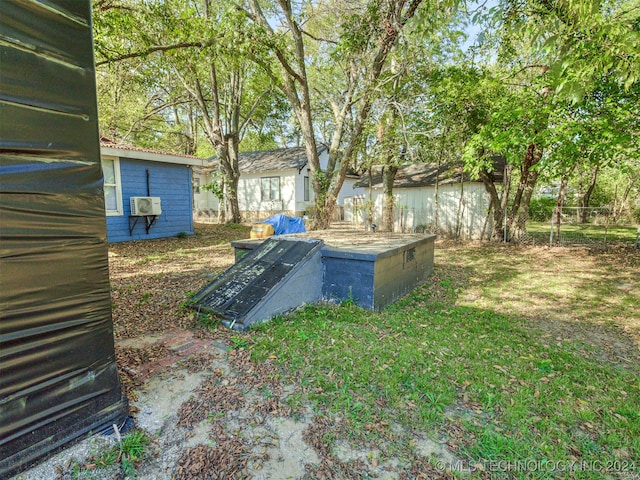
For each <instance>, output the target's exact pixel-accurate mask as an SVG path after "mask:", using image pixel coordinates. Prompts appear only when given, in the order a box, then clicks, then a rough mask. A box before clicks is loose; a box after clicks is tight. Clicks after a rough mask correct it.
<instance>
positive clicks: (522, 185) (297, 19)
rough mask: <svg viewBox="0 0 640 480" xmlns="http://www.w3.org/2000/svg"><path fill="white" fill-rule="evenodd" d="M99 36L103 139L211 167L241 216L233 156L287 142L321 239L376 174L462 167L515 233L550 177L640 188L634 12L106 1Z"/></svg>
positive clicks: (407, 2)
mask: <svg viewBox="0 0 640 480" xmlns="http://www.w3.org/2000/svg"><path fill="white" fill-rule="evenodd" d="M94 29H95V43H96V62H97V66H98V91H99V104H100V105H99V106H100V121H101V131H102V133H103V134H104V135H107V136H110V137H112V138H114V139H116V140H118V139H122V140H127V141H131V142H134V143H137V144H140V145H141V146H154V147H158V146H159V147H161V148H163V149H167V150H173V151H181V152H185V153H197V154H200V155H206V156H211V155H215V156H216V157H217V158H218V159H219V160H220V163H221V166H222V168H221V170H222V173H223V176H224V179H225V186H226V190H225V197H226V199H227V207H228V208H227V214H228V215H227V217H228V218H227V219H228V220H231V221H238V220H239V218H240V214H239V211H238V210H237V198H236V200H234V198H235V186H237V179H238V176H239V172H238V170H237V154H238V152H240V151H242V150H243V149H244V150H249V149H260V148H273V147H275V146H287V145H302V146H304V147H305V149H306V153H307V157H308V159H309V165H310V169H311V171H312V184H313V188H314V190H315V194H316V195H315V198H316V205H315V209H314V212H313V219H314V224H315V226H317V227H326V226H327V225H328V223H329V221H330V220H331V218H332V212H333V207H334V205H335V201H336V198H337V195H338V192H339V190H340V188H341V186H342V183H343V181H344V178H345V176H346V174H347V172H349V171H354V170H361V171H362V170H363V169H365V168H368V167H369V166H371V165H372V164H378V165H381V166H385V167H386V168H387V169H388V172H389V173H390V174H393V172H394V168H396V167H398V166H400V165H402V164H405V163H410V162H423V161H429V162H438V163H440V162H442V163H447V164H457V165H463V166H464V168H465V169H466V170H467V171H469V172H470V173H472V174H473V175H477V176H479V177H480V178H481V179H482V180H483V181H484V182H485V185H486V187H487V190H488V192H489V194H490V196H491V198H492V202H491V204H492V213H493V218H494V223H497V222H498V221H499V220H500V219H502V218H503V217H504V213H505V212H506V213H507V217H508V222H509V225H508V226H509V231H510V235H511V236H513V237H514V238H516V237H518V236H519V235H522V233H523V232H524V231H526V221H527V218H528V208H529V203H530V201H531V198H532V195H533V192H534V190H535V189H536V188H537V186H538V185H539V182H553V181H561V180H562V181H565V180H566V182H574V183H575V184H576V186H578V184H579V183H580V182H581V181H582V180H579V176H580V175H581V176H582V177H580V178H587V177H589V178H593V177H594V176H595V177H596V179H597V177H598V175H597V172H598V171H600V172H602V171H605V170H606V171H614V172H618V174H619V175H618V176H616V175H608V174H607V175H608V176H607V175H604V174H603V175H601V182H605V181H608V182H611V181H613V180H612V179H613V178H617V179H619V178H622V177H624V179H625V181H626V182H627V183H626V184H625V185H627V186H629V185H630V186H629V188H628V189H627V190H628V194H627V197H629V196H631V197H633V195H634V194H636V192H638V188H639V185H638V180H637V174H635V173H634V172H637V168H638V162H639V159H638V152H639V149H638V147H639V145H638V142H639V140H638V138H640V135H639V133H640V132H639V130H640V129H639V123H640V120H639V118H640V115H639V113H640V112H639V107H638V93H639V82H638V80H639V75H640V74H639V73H638V72H640V2H639V1H638V0H611V1H595V2H594V1H587V0H498V1H495V2H487V3H484V4H480V3H469V4H465V3H463V2H458V1H456V0H445V1H443V2H437V3H432V2H423V1H422V0H360V1H356V2H353V1H347V0H314V1H310V2H297V1H293V0H268V1H267V0H264V1H260V0H241V1H230V0H215V1H213V0H189V1H184V0H180V1H178V0H161V1H154V2H137V1H133V0H95V1H94ZM473 32H475V33H473ZM321 145H324V146H326V147H327V149H328V151H329V164H328V166H327V167H326V168H322V167H321V165H320V162H319V157H318V149H319V147H320V146H321ZM496 156H500V157H502V158H504V159H506V168H505V173H506V175H505V179H506V180H505V183H504V184H503V185H502V186H496V185H495V184H494V182H493V180H492V178H491V174H492V168H493V160H492V159H494V158H495V157H496ZM603 169H604V170H603ZM589 172H591V173H589ZM593 172H596V173H595V175H594V174H593ZM629 172H630V173H629ZM620 175H621V176H622V177H620ZM625 175H626V176H625ZM391 185H392V182H391ZM625 189H626V187H625ZM600 190H602V188H601V189H600ZM604 190H606V188H605V189H604ZM585 191H586V190H585ZM390 195H391V193H390ZM389 198H390V199H391V200H392V196H390V197H389ZM584 198H585V197H584V196H583V199H584ZM391 200H390V201H391ZM234 202H235V206H234ZM390 208H392V206H391V207H390Z"/></svg>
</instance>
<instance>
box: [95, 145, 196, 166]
mask: <svg viewBox="0 0 640 480" xmlns="http://www.w3.org/2000/svg"><path fill="white" fill-rule="evenodd" d="M100 154H101V155H104V156H112V157H119V158H130V159H132V160H148V161H150V162H159V163H173V164H178V165H187V166H192V167H206V166H207V165H208V162H207V160H205V159H204V158H189V157H182V156H179V155H172V154H170V153H154V152H145V151H141V150H129V149H125V148H117V147H106V146H100Z"/></svg>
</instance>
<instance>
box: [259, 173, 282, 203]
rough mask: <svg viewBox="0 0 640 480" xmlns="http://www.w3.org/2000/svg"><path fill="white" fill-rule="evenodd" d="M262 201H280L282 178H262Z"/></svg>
mask: <svg viewBox="0 0 640 480" xmlns="http://www.w3.org/2000/svg"><path fill="white" fill-rule="evenodd" d="M260 191H261V194H260V196H261V200H262V201H263V202H265V201H269V200H280V177H262V178H261V179H260Z"/></svg>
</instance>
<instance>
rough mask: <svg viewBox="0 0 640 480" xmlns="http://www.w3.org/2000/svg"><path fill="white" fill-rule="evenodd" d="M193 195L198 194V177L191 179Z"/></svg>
mask: <svg viewBox="0 0 640 480" xmlns="http://www.w3.org/2000/svg"><path fill="white" fill-rule="evenodd" d="M193 193H200V177H196V178H194V179H193Z"/></svg>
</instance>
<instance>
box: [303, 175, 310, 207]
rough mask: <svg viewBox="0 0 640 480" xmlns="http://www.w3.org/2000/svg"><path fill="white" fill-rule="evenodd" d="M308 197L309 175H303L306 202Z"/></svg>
mask: <svg viewBox="0 0 640 480" xmlns="http://www.w3.org/2000/svg"><path fill="white" fill-rule="evenodd" d="M309 198H310V195H309V177H304V201H305V202H308V201H309Z"/></svg>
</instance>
